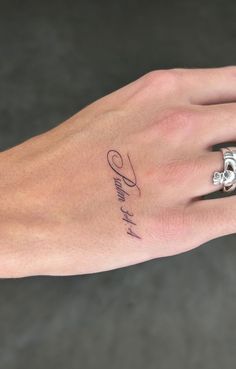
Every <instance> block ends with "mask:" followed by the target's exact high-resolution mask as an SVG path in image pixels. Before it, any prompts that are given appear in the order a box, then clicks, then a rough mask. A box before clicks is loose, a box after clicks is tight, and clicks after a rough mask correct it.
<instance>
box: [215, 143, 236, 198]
mask: <svg viewBox="0 0 236 369" xmlns="http://www.w3.org/2000/svg"><path fill="white" fill-rule="evenodd" d="M221 152H222V154H223V162H224V169H223V172H214V173H213V179H212V181H213V184H214V185H219V184H222V185H223V188H222V190H223V191H224V192H231V191H234V190H235V188H236V147H226V148H221Z"/></svg>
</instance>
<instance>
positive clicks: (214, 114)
mask: <svg viewBox="0 0 236 369" xmlns="http://www.w3.org/2000/svg"><path fill="white" fill-rule="evenodd" d="M195 116H196V120H197V122H196V125H197V131H198V132H197V133H198V137H199V144H200V146H201V147H202V148H207V147H211V146H213V145H215V144H219V143H223V142H230V141H235V140H236V103H225V104H218V105H207V106H201V107H199V108H198V110H197V113H195Z"/></svg>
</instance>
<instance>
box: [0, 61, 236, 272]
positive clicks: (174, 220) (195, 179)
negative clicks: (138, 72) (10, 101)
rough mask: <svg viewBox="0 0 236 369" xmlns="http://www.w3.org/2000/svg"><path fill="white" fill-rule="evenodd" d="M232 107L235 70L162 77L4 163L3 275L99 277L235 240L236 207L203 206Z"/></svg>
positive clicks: (234, 119)
mask: <svg viewBox="0 0 236 369" xmlns="http://www.w3.org/2000/svg"><path fill="white" fill-rule="evenodd" d="M234 101H236V67H234V66H230V67H223V68H212V69H170V70H159V71H152V72H150V73H148V74H146V75H144V76H142V77H141V78H139V79H138V80H136V81H134V82H132V83H130V84H128V85H127V86H125V87H123V88H121V89H119V90H118V91H115V92H113V93H111V94H109V95H107V96H105V97H103V98H101V99H99V100H98V101H96V102H94V103H93V104H91V105H89V106H87V107H86V108H84V109H83V110H81V111H80V112H79V113H78V114H76V115H74V116H73V117H71V118H70V119H69V120H67V121H65V122H63V123H62V124H60V125H58V126H57V127H56V128H54V129H52V130H50V131H48V132H47V133H44V134H42V135H39V136H36V137H33V138H32V139H30V140H27V141H26V142H24V143H22V144H20V145H18V146H16V147H13V148H11V149H9V150H7V151H4V152H2V153H1V154H0V173H1V184H0V186H1V191H0V212H1V223H0V231H1V243H0V253H1V254H0V276H1V277H23V276H30V275H72V274H83V273H94V272H100V271H104V270H109V269H114V268H119V267H124V266H128V265H131V264H135V263H140V262H143V261H146V260H149V259H153V258H159V257H164V256H170V255H174V254H178V253H182V252H185V251H188V250H191V249H193V248H195V247H197V246H199V245H201V244H203V243H205V242H206V241H209V240H211V239H213V238H217V237H220V236H223V235H226V234H230V233H235V232H236V221H235V217H236V201H235V199H234V197H227V198H220V199H212V200H206V199H203V196H204V195H206V194H208V193H211V192H213V191H218V190H219V189H220V186H215V185H213V184H212V174H213V172H214V171H222V170H223V161H222V154H221V153H220V152H212V145H214V144H217V143H224V142H229V141H234V140H236V103H235V102H234ZM122 200H123V201H122Z"/></svg>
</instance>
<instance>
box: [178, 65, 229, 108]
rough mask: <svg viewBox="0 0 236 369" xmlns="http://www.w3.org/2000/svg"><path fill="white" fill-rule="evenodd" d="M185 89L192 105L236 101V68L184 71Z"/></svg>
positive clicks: (182, 74) (181, 73)
mask: <svg viewBox="0 0 236 369" xmlns="http://www.w3.org/2000/svg"><path fill="white" fill-rule="evenodd" d="M180 75H181V76H182V80H183V88H184V89H185V91H186V95H187V97H188V101H189V102H191V103H192V104H216V103H224V102H232V101H236V67H235V66H227V67H220V68H203V69H200V68H199V69H184V70H183V71H182V72H181V71H180Z"/></svg>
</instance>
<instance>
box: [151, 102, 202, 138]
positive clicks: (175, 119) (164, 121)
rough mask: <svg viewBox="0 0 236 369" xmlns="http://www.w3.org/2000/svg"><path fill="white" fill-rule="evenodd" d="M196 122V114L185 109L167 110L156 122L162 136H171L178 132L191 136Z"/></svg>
mask: <svg viewBox="0 0 236 369" xmlns="http://www.w3.org/2000/svg"><path fill="white" fill-rule="evenodd" d="M195 121H196V112H195V111H194V110H192V109H190V108H187V107H178V108H174V109H172V110H169V111H168V112H167V113H166V114H165V115H164V116H163V117H162V118H161V119H160V121H159V122H158V126H159V127H160V130H161V133H162V135H165V136H166V135H167V136H170V135H173V136H174V137H176V134H177V133H178V132H180V133H183V134H184V135H186V133H188V132H189V133H190V135H191V134H192V131H193V128H194V126H195V123H196V122H195Z"/></svg>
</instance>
